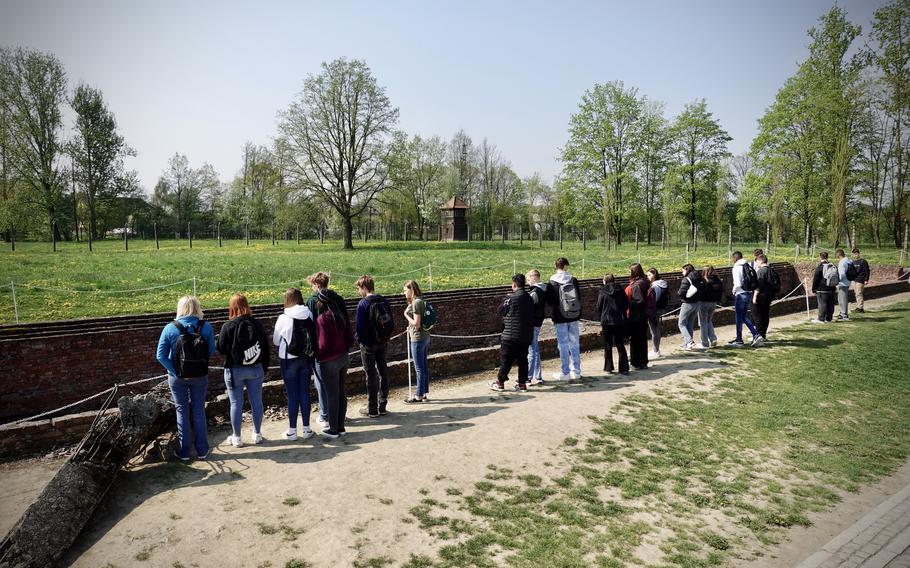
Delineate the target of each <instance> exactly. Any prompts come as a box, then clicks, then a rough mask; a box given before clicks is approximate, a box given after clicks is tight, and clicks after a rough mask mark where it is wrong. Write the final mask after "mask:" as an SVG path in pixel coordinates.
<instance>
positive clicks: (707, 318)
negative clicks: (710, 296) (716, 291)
mask: <svg viewBox="0 0 910 568" xmlns="http://www.w3.org/2000/svg"><path fill="white" fill-rule="evenodd" d="M716 309H717V304H716V303H715V302H699V304H698V327H700V328H701V343H702V345H704V346H705V347H710V346H711V342H712V341H717V334H716V333H715V332H714V310H716Z"/></svg>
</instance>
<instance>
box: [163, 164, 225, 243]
mask: <svg viewBox="0 0 910 568" xmlns="http://www.w3.org/2000/svg"><path fill="white" fill-rule="evenodd" d="M219 184H220V182H219V181H218V174H217V173H216V172H215V169H214V168H213V167H212V166H211V165H210V164H203V165H202V167H200V168H192V167H191V166H190V163H189V160H188V159H187V158H186V156H184V155H181V154H174V155H173V156H172V157H171V159H170V160H168V167H167V169H166V170H164V171H163V172H162V173H161V177H160V178H158V183H157V184H156V185H155V192H154V195H153V198H152V202H153V205H158V206H160V207H162V208H163V209H164V210H165V211H167V212H168V213H169V214H170V215H171V216H172V217H173V220H174V229H175V231H176V232H177V234H178V235H185V234H186V233H185V232H184V231H185V230H186V229H187V225H188V224H191V223H192V222H193V221H194V220H195V219H196V218H197V217H198V216H199V213H200V212H201V211H202V205H203V197H204V196H205V195H211V194H212V192H213V191H216V190H217V188H218V186H219Z"/></svg>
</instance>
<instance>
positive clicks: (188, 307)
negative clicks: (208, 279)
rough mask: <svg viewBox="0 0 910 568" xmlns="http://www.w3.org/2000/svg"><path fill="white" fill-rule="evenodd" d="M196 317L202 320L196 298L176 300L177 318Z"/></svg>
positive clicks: (188, 297)
mask: <svg viewBox="0 0 910 568" xmlns="http://www.w3.org/2000/svg"><path fill="white" fill-rule="evenodd" d="M183 316H196V317H197V318H199V319H202V306H200V305H199V298H197V297H196V296H184V297H182V298H180V299H179V300H177V317H178V318H180V317H183Z"/></svg>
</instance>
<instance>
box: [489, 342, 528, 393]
mask: <svg viewBox="0 0 910 568" xmlns="http://www.w3.org/2000/svg"><path fill="white" fill-rule="evenodd" d="M530 346H531V344H530V343H518V342H515V341H503V342H502V345H500V346H499V376H498V377H497V379H498V380H499V382H501V383H504V382H506V381H508V380H509V372H510V371H511V370H512V363H518V384H520V385H523V384H525V383H527V382H528V347H530Z"/></svg>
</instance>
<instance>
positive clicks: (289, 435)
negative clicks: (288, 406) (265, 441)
mask: <svg viewBox="0 0 910 568" xmlns="http://www.w3.org/2000/svg"><path fill="white" fill-rule="evenodd" d="M284 439H285V440H287V441H288V442H293V441H295V440H296V439H297V430H288V431H287V432H285V433H284Z"/></svg>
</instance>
